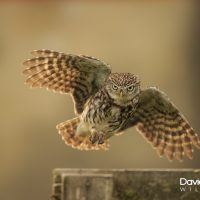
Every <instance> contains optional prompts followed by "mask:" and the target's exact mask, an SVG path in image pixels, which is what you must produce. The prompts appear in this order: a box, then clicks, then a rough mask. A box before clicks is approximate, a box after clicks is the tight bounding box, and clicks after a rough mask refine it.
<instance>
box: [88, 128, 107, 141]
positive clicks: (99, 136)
mask: <svg viewBox="0 0 200 200" xmlns="http://www.w3.org/2000/svg"><path fill="white" fill-rule="evenodd" d="M89 139H90V141H91V142H92V144H94V143H96V142H98V144H103V143H104V140H105V134H104V133H103V132H102V131H97V130H96V129H95V128H92V129H91V136H90V137H89Z"/></svg>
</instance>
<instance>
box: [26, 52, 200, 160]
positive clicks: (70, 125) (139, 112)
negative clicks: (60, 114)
mask: <svg viewBox="0 0 200 200" xmlns="http://www.w3.org/2000/svg"><path fill="white" fill-rule="evenodd" d="M32 54H33V56H34V57H33V58H31V59H28V60H26V61H25V62H24V65H25V66H27V68H26V69H25V70H24V71H23V73H24V74H25V75H26V76H27V79H26V83H27V84H29V85H30V86H31V87H44V88H47V89H48V90H52V91H54V92H60V93H63V94H71V96H72V97H73V100H74V107H75V109H74V110H75V114H76V117H75V118H73V119H71V120H68V121H65V122H62V123H60V124H58V125H57V127H56V128H57V129H58V132H59V134H60V135H61V136H62V139H63V140H64V141H65V143H66V144H68V145H70V146H72V147H73V148H77V149H81V150H97V149H108V147H109V138H110V137H112V136H113V135H119V134H120V133H121V132H122V131H124V130H126V129H128V128H130V127H132V126H136V128H137V130H138V131H139V132H140V133H141V134H142V135H143V136H144V137H145V138H146V139H147V140H148V141H149V142H150V143H151V144H152V146H153V147H154V148H155V149H156V150H157V152H158V154H159V155H160V156H162V155H164V154H165V155H166V156H167V158H168V159H169V160H172V159H173V158H174V157H175V158H176V159H178V160H182V159H183V156H184V154H185V155H186V156H187V157H188V158H190V159H192V156H193V147H192V145H194V146H196V147H197V148H200V140H199V137H198V135H197V134H196V133H195V132H194V130H193V129H192V127H191V126H190V125H189V123H188V121H187V120H186V119H185V117H184V116H183V115H182V114H181V113H180V112H179V110H178V109H177V108H176V106H175V105H174V104H173V103H172V102H171V101H170V100H169V99H168V97H167V96H166V94H165V93H163V92H162V91H160V90H158V89H157V88H154V87H150V88H147V89H144V90H141V89H140V80H139V79H138V77H137V76H135V75H134V74H130V73H111V68H110V66H109V65H107V64H106V63H104V62H103V61H101V60H99V59H96V58H93V57H90V56H85V55H73V54H64V53H60V52H56V51H50V50H36V51H33V52H32Z"/></svg>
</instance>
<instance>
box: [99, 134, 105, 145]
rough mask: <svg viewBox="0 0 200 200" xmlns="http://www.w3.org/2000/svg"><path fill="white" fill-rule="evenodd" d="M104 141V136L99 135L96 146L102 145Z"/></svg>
mask: <svg viewBox="0 0 200 200" xmlns="http://www.w3.org/2000/svg"><path fill="white" fill-rule="evenodd" d="M104 139H105V136H104V134H99V140H98V144H103V143H104Z"/></svg>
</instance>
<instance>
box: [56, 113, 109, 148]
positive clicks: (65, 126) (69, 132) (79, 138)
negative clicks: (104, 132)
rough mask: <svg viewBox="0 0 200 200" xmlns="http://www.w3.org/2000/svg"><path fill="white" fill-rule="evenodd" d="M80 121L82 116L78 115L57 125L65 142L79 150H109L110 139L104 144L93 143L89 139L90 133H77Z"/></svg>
mask: <svg viewBox="0 0 200 200" xmlns="http://www.w3.org/2000/svg"><path fill="white" fill-rule="evenodd" d="M79 123H80V118H79V117H76V118H73V119H71V120H68V121H65V122H62V123H60V124H58V125H57V126H56V128H57V129H58V133H59V134H60V135H61V136H62V139H63V140H64V142H65V144H67V145H69V146H71V147H73V148H75V149H79V150H99V149H104V150H107V149H108V148H109V143H108V140H106V141H105V143H104V144H96V143H95V144H92V143H91V141H90V140H89V136H90V134H84V135H81V134H79V135H77V134H76V130H77V127H78V125H79Z"/></svg>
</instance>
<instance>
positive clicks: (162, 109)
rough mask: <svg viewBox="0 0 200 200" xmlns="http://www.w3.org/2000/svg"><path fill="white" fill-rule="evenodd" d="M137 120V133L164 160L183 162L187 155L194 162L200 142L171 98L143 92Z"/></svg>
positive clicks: (158, 92)
mask: <svg viewBox="0 0 200 200" xmlns="http://www.w3.org/2000/svg"><path fill="white" fill-rule="evenodd" d="M135 116H136V117H137V119H139V120H138V121H139V123H138V124H137V129H138V130H139V132H141V133H142V135H144V137H145V138H146V139H147V140H148V141H149V142H150V143H151V144H152V146H153V147H154V148H156V149H157V152H158V154H159V155H160V156H162V155H164V154H165V155H166V157H167V158H168V159H169V160H173V159H174V158H176V159H177V160H182V159H183V156H184V154H185V155H186V156H187V157H188V158H190V159H192V158H193V147H192V145H194V146H196V147H197V148H200V140H199V137H198V135H197V134H196V133H195V132H194V130H193V129H192V127H191V126H190V125H189V123H188V122H187V120H186V119H185V117H184V116H183V115H182V114H181V113H180V112H179V110H178V109H177V108H176V107H175V106H174V104H172V103H171V102H170V101H169V99H168V97H167V96H166V95H165V94H164V93H163V92H161V91H160V90H158V89H156V88H149V89H147V90H144V91H142V92H141V95H140V99H139V104H138V108H137V110H136V113H135Z"/></svg>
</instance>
